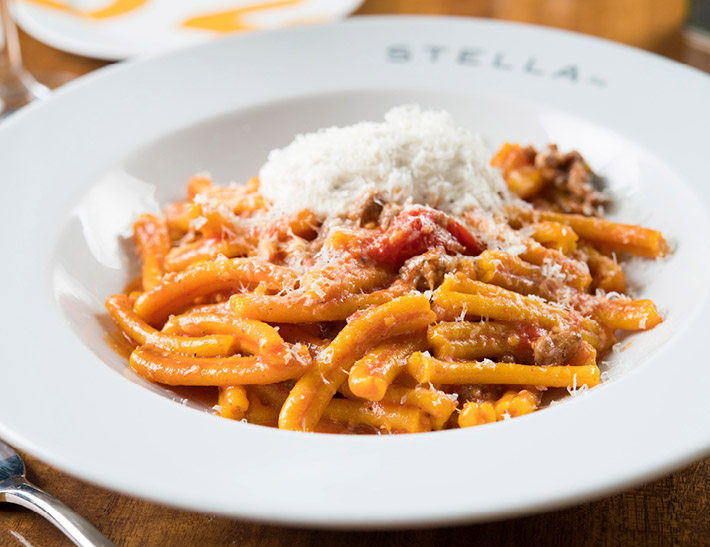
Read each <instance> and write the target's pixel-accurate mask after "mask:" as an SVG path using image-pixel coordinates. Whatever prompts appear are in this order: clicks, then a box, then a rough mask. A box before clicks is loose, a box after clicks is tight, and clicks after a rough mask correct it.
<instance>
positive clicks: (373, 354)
mask: <svg viewBox="0 0 710 547" xmlns="http://www.w3.org/2000/svg"><path fill="white" fill-rule="evenodd" d="M423 347H424V336H423V333H422V336H419V337H416V336H406V337H404V338H401V339H392V340H388V341H386V342H384V343H383V344H380V345H379V346H377V347H375V348H373V349H372V350H370V351H369V352H368V353H366V354H365V355H364V356H363V357H361V358H360V359H358V360H357V361H356V362H355V364H354V365H353V366H352V368H351V369H350V374H349V376H348V386H349V387H350V390H351V391H352V393H353V394H354V395H355V396H357V397H361V398H362V399H367V400H370V401H380V400H382V398H383V397H384V396H385V393H386V392H387V388H388V387H389V386H390V385H391V384H392V382H393V381H394V379H395V378H396V377H397V375H398V374H399V373H400V372H401V371H402V370H404V369H405V368H406V366H407V358H408V357H409V355H411V354H412V353H413V352H415V351H418V350H420V349H423Z"/></svg>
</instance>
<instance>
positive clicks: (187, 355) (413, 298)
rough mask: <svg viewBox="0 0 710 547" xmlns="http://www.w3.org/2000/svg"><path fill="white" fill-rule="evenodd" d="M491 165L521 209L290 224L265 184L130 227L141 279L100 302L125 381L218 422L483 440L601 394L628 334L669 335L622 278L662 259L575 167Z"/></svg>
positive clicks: (193, 195) (295, 219)
mask: <svg viewBox="0 0 710 547" xmlns="http://www.w3.org/2000/svg"><path fill="white" fill-rule="evenodd" d="M492 165H493V166H494V167H496V168H497V169H499V170H500V173H501V174H502V176H503V178H504V179H505V181H506V183H507V185H508V188H509V190H510V192H511V194H512V195H513V196H515V197H516V198H517V199H511V200H509V201H508V202H506V204H505V206H504V207H502V208H500V209H498V210H494V211H489V210H483V209H480V208H475V207H472V208H469V209H467V210H466V211H464V212H463V213H462V214H456V215H455V214H452V213H450V212H444V211H443V210H439V209H436V208H433V207H429V206H424V205H417V204H411V203H410V204H404V205H402V204H399V203H395V202H391V201H388V200H386V199H384V198H383V197H382V196H381V195H379V194H378V192H377V191H376V190H372V189H370V190H365V191H364V192H363V195H362V196H361V197H360V199H358V200H357V201H355V202H353V203H352V204H351V206H350V209H348V211H347V214H345V215H337V216H336V215H333V216H329V217H328V216H327V217H323V216H319V215H317V214H315V213H314V212H312V211H310V210H309V209H303V210H301V211H298V212H296V213H291V214H284V215H276V214H274V213H273V212H272V211H271V210H270V203H269V200H268V199H267V198H266V197H265V196H264V195H262V193H261V192H260V187H259V180H258V179H252V180H251V181H249V182H248V183H247V184H245V185H243V186H231V187H218V186H216V185H213V184H212V182H211V180H210V179H209V177H207V176H205V175H196V176H195V177H193V178H192V179H191V180H190V181H189V183H188V189H187V197H186V199H185V200H184V201H182V202H179V203H175V204H171V205H169V206H168V207H167V208H166V209H165V214H164V216H162V217H159V216H155V215H142V216H141V217H140V218H139V219H138V220H137V221H136V223H135V225H134V240H135V245H136V250H137V252H138V255H139V257H140V259H141V264H142V270H141V275H140V279H139V280H137V281H136V282H135V283H132V284H131V285H130V286H129V289H127V290H126V292H125V293H122V294H116V295H113V296H111V297H109V298H108V300H107V301H106V308H107V310H108V312H109V314H110V315H111V317H112V318H113V320H114V321H115V323H116V325H117V326H118V329H119V331H120V333H121V335H122V336H125V337H126V338H127V339H129V340H130V342H131V343H132V344H133V352H132V353H131V355H130V360H129V363H130V367H131V368H132V369H133V370H134V371H135V372H136V373H138V374H139V375H141V376H143V377H144V378H146V379H148V380H150V381H153V382H157V383H160V384H164V385H169V386H200V387H201V388H202V389H204V390H205V391H207V392H209V393H210V394H211V395H210V396H211V397H213V400H214V403H215V404H214V407H213V408H214V412H215V413H216V414H218V415H220V416H222V417H224V418H227V419H231V420H242V421H246V422H250V423H254V424H260V425H265V426H270V427H279V428H281V429H287V430H296V431H316V432H327V433H405V432H406V433H412V432H425V431H433V430H442V429H451V428H457V427H461V428H465V427H471V426H477V425H482V424H487V423H492V422H496V421H500V420H504V419H508V418H515V417H518V416H522V415H525V414H529V413H531V412H534V411H536V410H537V409H539V408H541V407H544V406H545V405H547V404H548V403H549V402H550V401H551V400H554V399H555V398H558V397H560V396H561V394H563V393H566V392H567V390H576V389H579V388H585V389H586V388H590V387H594V386H595V385H597V384H598V383H599V381H600V380H599V379H600V369H599V363H600V360H601V359H602V358H603V357H604V355H605V354H606V353H607V352H608V351H609V350H610V349H611V348H612V346H614V344H616V343H617V332H618V331H620V330H621V331H642V330H649V329H652V328H654V327H655V326H656V325H658V324H659V323H660V322H661V321H662V318H661V315H660V314H659V313H658V311H657V309H656V306H655V305H654V303H653V302H651V301H650V300H634V299H631V298H629V297H627V296H624V295H623V293H624V292H625V291H626V279H625V274H624V271H623V269H622V268H621V266H620V262H619V261H621V260H623V258H624V257H626V256H641V257H646V258H658V257H662V256H664V255H665V254H666V253H667V252H668V245H667V244H666V241H665V240H664V238H663V236H662V235H661V234H660V233H659V232H658V231H655V230H651V229H648V228H643V227H640V226H633V225H626V224H620V223H616V222H611V221H609V220H606V219H604V218H603V217H602V209H603V206H604V204H605V201H606V198H605V196H604V195H603V194H602V193H601V192H599V191H598V190H597V189H596V188H595V187H594V184H593V174H592V173H591V171H590V169H589V167H588V166H587V165H586V163H584V160H583V159H582V157H581V156H580V155H579V154H577V153H569V154H562V153H560V152H558V151H557V149H556V147H554V146H550V147H548V148H547V149H544V150H542V151H538V150H535V149H534V148H532V147H522V146H519V145H513V144H506V145H504V146H503V147H502V148H501V149H500V151H499V152H498V153H497V154H496V155H495V156H494V158H493V160H492ZM585 386H586V387H585Z"/></svg>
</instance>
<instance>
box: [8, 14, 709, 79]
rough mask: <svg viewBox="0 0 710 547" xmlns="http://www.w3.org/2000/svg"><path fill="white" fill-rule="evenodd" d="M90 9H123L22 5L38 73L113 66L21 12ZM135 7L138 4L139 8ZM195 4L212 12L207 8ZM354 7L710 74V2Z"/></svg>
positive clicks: (29, 57)
mask: <svg viewBox="0 0 710 547" xmlns="http://www.w3.org/2000/svg"><path fill="white" fill-rule="evenodd" d="M151 1H155V0H151ZM332 1H333V2H334V3H335V0H332ZM82 3H83V5H84V6H87V5H92V6H94V7H96V5H102V4H105V5H106V6H108V7H109V8H111V7H112V6H113V5H119V4H121V2H115V1H114V0H94V1H93V3H92V1H91V0H56V1H54V0H18V2H17V4H16V9H17V10H18V11H17V13H18V15H23V16H25V17H24V18H23V17H20V16H18V17H17V19H18V21H19V23H20V32H19V37H20V44H21V46H22V51H23V57H24V59H25V63H26V65H27V66H28V68H29V69H30V70H54V69H56V67H58V66H59V67H61V69H62V70H65V71H69V72H73V73H76V74H83V73H86V72H89V71H91V70H93V69H95V68H98V67H99V66H102V65H104V64H106V59H104V60H97V59H92V58H91V57H92V54H91V51H90V50H87V51H85V52H83V53H84V55H75V54H71V53H67V52H62V51H59V50H58V49H56V48H57V47H61V46H57V42H56V41H54V40H52V38H53V37H54V36H52V34H51V33H47V32H40V30H42V31H43V30H44V29H43V28H42V25H44V21H39V23H37V21H34V22H33V21H32V20H31V19H29V18H28V17H27V14H26V13H23V12H21V11H20V10H21V9H23V8H21V6H23V5H25V6H27V8H29V7H32V9H33V10H40V11H41V10H45V11H46V12H47V13H48V14H50V12H52V10H54V11H57V12H58V10H57V9H56V8H57V6H58V5H60V4H66V5H72V4H73V5H75V6H76V5H81V4H82ZM123 3H126V2H125V0H124V2H123ZM133 3H134V4H137V2H136V0H133ZM138 3H140V2H138ZM185 3H189V2H184V1H183V2H180V1H177V0H175V5H176V6H177V5H178V4H185ZM193 3H194V5H196V6H202V5H204V4H203V3H202V2H201V1H200V0H194V2H193ZM259 3H260V0H254V4H259ZM261 3H263V2H261ZM272 3H273V2H272ZM282 3H286V2H282ZM225 4H226V3H225ZM351 5H352V6H353V8H351V9H350V10H348V11H351V10H352V9H355V11H354V13H353V14H352V15H351V16H355V17H357V16H359V15H373V14H393V13H396V14H403V13H406V14H446V15H463V16H475V17H488V18H495V19H505V20H511V21H522V22H527V23H534V24H539V25H546V26H550V27H557V28H562V29H569V30H573V31H578V32H583V33H587V34H591V35H595V36H600V37H603V38H608V39H610V40H615V41H618V42H622V43H625V44H629V45H632V46H636V47H639V48H642V49H645V50H648V51H652V52H655V53H658V54H660V55H664V56H667V57H670V58H672V59H675V60H677V61H681V62H685V63H689V64H691V65H693V66H695V67H697V68H700V69H702V70H705V71H710V0H364V1H363V2H362V3H358V2H357V1H354V2H351ZM104 11H106V10H104ZM85 13H88V12H85ZM65 15H66V14H65ZM343 15H344V13H343ZM341 16H342V15H341ZM36 19H37V18H36ZM304 22H308V21H305V20H304ZM292 23H293V24H295V22H292ZM45 26H46V25H45ZM27 31H29V34H28V32H27ZM65 32H69V33H71V32H70V31H65ZM77 32H78V31H77ZM112 32H115V31H112ZM223 33H224V32H215V33H214V34H215V35H220V34H223ZM30 34H31V36H30ZM56 34H57V33H56V32H55V33H54V35H55V36H56ZM65 41H66V40H65ZM48 43H51V44H52V45H53V46H54V47H50V46H48V45H47V44H48ZM62 49H66V48H64V47H63V48H62ZM74 53H76V51H75V52H74Z"/></svg>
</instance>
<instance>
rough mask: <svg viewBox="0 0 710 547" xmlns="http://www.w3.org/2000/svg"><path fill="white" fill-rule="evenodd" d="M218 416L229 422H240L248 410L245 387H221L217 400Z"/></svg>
mask: <svg viewBox="0 0 710 547" xmlns="http://www.w3.org/2000/svg"><path fill="white" fill-rule="evenodd" d="M217 406H218V407H219V415H220V416H222V417H223V418H229V419H230V420H241V419H243V418H244V414H245V413H246V411H247V410H248V409H249V399H248V398H247V390H246V387H245V386H221V387H220V388H219V395H218V398H217Z"/></svg>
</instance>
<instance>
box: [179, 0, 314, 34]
mask: <svg viewBox="0 0 710 547" xmlns="http://www.w3.org/2000/svg"><path fill="white" fill-rule="evenodd" d="M303 2H304V0H277V1H275V2H261V3H258V4H253V5H251V6H246V7H243V8H236V9H231V10H227V11H221V12H217V13H210V14H207V15H199V16H197V17H191V18H190V19H187V20H186V21H185V22H183V24H182V25H183V26H184V27H188V28H197V29H201V30H211V31H214V32H223V33H228V32H236V31H240V30H253V29H254V28H255V27H253V26H251V25H249V24H247V23H245V22H244V20H243V19H242V15H244V14H247V13H253V12H255V11H262V10H269V9H274V8H282V7H286V6H295V5H298V4H302V3H303Z"/></svg>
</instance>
